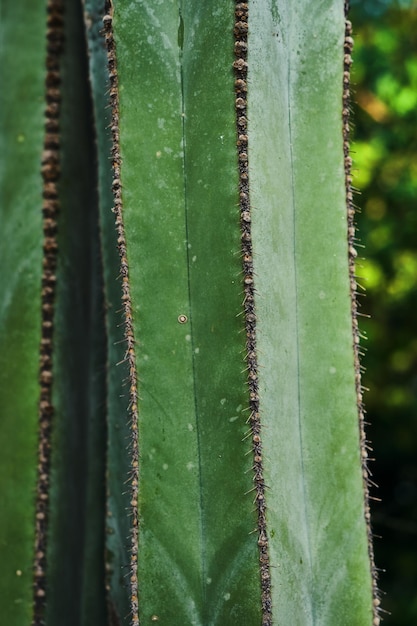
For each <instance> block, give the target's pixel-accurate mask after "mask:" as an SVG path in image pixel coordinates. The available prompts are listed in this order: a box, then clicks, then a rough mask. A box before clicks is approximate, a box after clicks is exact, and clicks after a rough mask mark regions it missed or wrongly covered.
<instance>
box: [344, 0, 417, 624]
mask: <svg viewBox="0 0 417 626" xmlns="http://www.w3.org/2000/svg"><path fill="white" fill-rule="evenodd" d="M350 17H351V20H352V22H353V30H354V34H355V49H354V64H353V80H352V82H353V109H354V111H353V115H352V118H353V122H354V131H353V136H354V144H353V147H352V152H353V154H352V156H353V159H354V168H355V172H354V174H355V183H354V184H355V186H356V187H357V188H358V192H359V193H358V195H357V197H356V201H357V204H358V205H359V207H360V209H361V212H360V213H359V215H358V218H357V224H358V229H359V238H360V242H359V244H363V245H364V251H363V255H364V257H365V258H364V259H361V258H360V259H359V260H358V269H357V274H358V281H359V283H360V284H361V285H363V287H364V288H365V289H366V297H365V298H364V299H362V298H360V303H361V311H362V312H363V313H365V314H369V315H370V318H369V319H367V318H361V324H360V326H361V330H362V332H363V333H364V334H365V335H366V336H367V341H366V340H365V341H363V346H364V348H365V349H366V353H365V356H364V358H363V361H362V362H363V365H364V366H365V368H366V372H365V374H364V377H363V383H364V385H365V386H366V387H368V388H369V391H368V393H367V394H366V396H365V401H366V408H367V414H368V418H369V422H370V426H368V436H369V439H370V440H371V442H372V445H373V449H374V454H375V457H376V461H375V462H374V463H372V464H371V471H372V473H373V480H374V481H375V483H376V484H377V485H379V489H376V488H374V489H373V490H372V495H373V496H375V497H380V498H381V499H382V501H381V502H380V503H379V502H376V503H374V505H373V519H374V524H373V527H374V532H375V535H376V539H375V553H376V564H377V567H380V568H382V569H383V570H385V571H382V572H381V573H380V588H381V590H382V592H383V594H384V595H383V598H382V606H383V608H384V609H385V610H386V611H388V612H389V613H388V614H386V615H385V616H384V624H386V626H410V625H411V624H417V324H416V321H415V320H416V312H417V2H410V0H407V1H403V2H398V1H397V2H392V1H391V2H389V1H387V0H365V1H363V0H362V1H361V2H359V1H358V0H357V1H356V2H355V1H352V2H351V12H350ZM358 252H359V257H361V255H362V251H361V248H360V247H359V246H358ZM371 456H372V455H371ZM379 537H380V538H379Z"/></svg>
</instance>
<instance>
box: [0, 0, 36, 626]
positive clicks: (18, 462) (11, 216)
mask: <svg viewBox="0 0 417 626" xmlns="http://www.w3.org/2000/svg"><path fill="white" fill-rule="evenodd" d="M0 13H1V17H0V41H1V44H0V67H1V83H2V88H1V90H0V92H1V94H0V142H1V143H0V146H1V167H0V227H1V233H2V244H1V246H0V266H1V278H0V281H1V283H0V285H1V286H0V293H1V297H0V406H1V410H0V413H1V418H0V446H1V454H0V476H1V488H0V554H1V558H0V598H1V607H0V614H1V621H2V622H4V623H5V624H8V625H9V626H21V625H22V624H29V623H30V619H31V611H32V562H33V544H34V534H35V529H34V520H35V499H34V492H35V484H36V466H37V460H36V449H37V421H38V419H37V412H38V409H37V405H38V400H39V385H38V370H39V344H40V338H41V295H40V285H41V272H42V213H41V206H42V178H41V176H40V161H41V154H42V142H43V124H44V118H43V111H44V107H45V104H44V103H45V96H44V80H45V69H44V62H45V30H46V29H45V27H46V23H45V3H44V2H42V1H40V2H35V3H34V2H30V1H26V0H24V1H22V2H13V1H12V0H4V1H3V2H2V3H1V8H0ZM23 41H24V45H21V42H23ZM17 42H18V45H16V44H17ZM29 61H30V62H29Z"/></svg>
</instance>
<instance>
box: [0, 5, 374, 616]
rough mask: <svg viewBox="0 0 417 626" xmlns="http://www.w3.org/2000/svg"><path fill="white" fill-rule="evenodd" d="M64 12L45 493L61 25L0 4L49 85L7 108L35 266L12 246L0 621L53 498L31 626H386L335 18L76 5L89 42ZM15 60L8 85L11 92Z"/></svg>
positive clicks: (342, 30) (11, 192)
mask: <svg viewBox="0 0 417 626" xmlns="http://www.w3.org/2000/svg"><path fill="white" fill-rule="evenodd" d="M9 4H10V7H9ZM50 5H51V6H53V7H58V8H59V7H62V6H65V47H64V50H63V54H62V59H61V60H60V67H59V73H60V76H59V89H60V93H59V95H57V94H55V95H54V96H53V98H59V99H61V98H62V106H61V107H60V111H61V113H60V115H61V117H60V141H59V154H58V153H57V155H52V156H51V155H49V156H48V155H47V156H46V157H45V156H44V165H45V163H46V165H47V169H48V167H49V166H50V162H51V163H52V161H54V159H55V158H58V157H59V162H60V177H59V181H58V178H56V180H55V179H54V183H55V182H56V183H57V185H58V191H59V203H60V207H61V208H60V215H59V218H58V235H57V240H56V241H57V243H58V265H57V272H56V276H57V287H56V294H54V301H53V311H54V313H53V348H54V352H53V355H52V357H51V359H50V360H48V359H47V360H48V363H49V365H48V368H49V369H48V373H51V376H52V381H53V385H52V387H51V389H52V395H51V397H50V399H48V402H51V403H52V404H53V406H54V415H53V422H52V436H51V438H50V439H46V438H45V437H46V435H47V436H48V437H49V431H50V430H51V427H50V426H48V428H47V429H46V430H42V428H41V431H40V442H41V447H40V457H39V460H38V464H40V468H41V469H40V471H39V474H40V476H41V477H42V476H43V474H44V473H45V472H43V469H42V468H43V466H42V462H43V461H42V459H43V456H44V455H45V450H46V451H47V457H48V458H47V464H46V465H45V466H44V467H45V469H46V470H47V472H48V473H47V479H46V483H48V485H49V484H50V491H49V486H48V490H47V491H45V490H44V485H43V484H42V483H40V482H39V481H38V499H37V501H36V502H35V495H34V491H35V482H36V481H35V473H36V472H35V470H36V460H35V447H36V441H35V439H36V437H35V431H36V402H37V399H38V395H39V391H38V387H37V386H36V379H37V368H38V354H39V342H40V338H41V335H40V326H41V324H40V320H41V318H40V315H39V309H40V303H41V295H40V289H41V245H42V243H41V242H42V228H41V217H40V213H39V214H36V212H34V214H33V215H32V214H31V216H30V219H29V218H28V217H27V216H28V215H29V208H28V206H29V204H28V203H29V198H30V202H31V204H33V197H34V195H35V194H36V193H37V194H38V198H39V200H38V202H39V205H40V202H41V201H40V197H41V179H40V177H39V169H40V151H41V148H42V129H41V126H42V107H43V98H44V96H42V92H43V85H42V81H43V79H44V73H45V70H44V60H45V52H44V43H43V41H44V39H43V38H44V32H45V30H44V26H43V19H44V18H43V17H42V15H41V13H42V11H44V9H45V7H43V8H42V11H41V12H39V13H38V11H39V9H37V10H36V14H35V9H34V8H33V7H32V5H30V7H29V5H28V6H27V7H26V9H27V15H26V14H25V18H24V19H23V16H22V15H21V14H19V12H17V10H15V8H14V7H12V5H11V3H9V2H7V11H6V19H5V20H3V24H4V25H5V26H4V28H5V31H4V32H5V33H8V36H9V37H10V34H9V33H11V32H12V28H13V25H16V24H18V25H19V27H20V26H21V27H22V29H23V28H24V29H26V31H29V30H30V26H29V24H31V23H33V24H37V28H38V30H37V32H36V38H34V39H33V41H32V40H31V46H33V51H34V58H35V57H36V59H37V66H36V67H37V70H36V72H35V74H34V76H36V80H34V81H33V93H32V92H30V94H29V96H30V97H28V99H26V98H21V99H20V100H21V101H20V106H19V107H16V113H14V112H13V116H12V113H11V112H7V111H6V109H4V108H3V110H4V111H6V113H4V114H3V112H2V117H1V121H2V126H1V131H2V141H4V142H5V149H7V150H9V149H10V150H12V149H13V154H19V149H20V147H19V146H20V144H19V141H20V139H19V138H20V137H23V138H24V140H25V142H26V141H27V144H25V145H27V150H26V149H25V161H24V167H22V168H21V170H22V171H21V172H19V175H20V176H21V178H20V179H15V180H17V184H18V187H19V189H18V190H17V191H16V190H15V189H14V188H12V187H10V185H9V184H8V179H9V178H10V175H8V173H7V170H6V169H5V170H4V172H5V174H3V173H2V178H1V188H2V194H3V190H5V191H4V195H5V202H4V203H2V206H1V207H0V210H1V211H2V212H4V215H5V219H7V220H8V221H6V222H5V223H6V224H7V228H9V230H10V231H13V232H15V231H17V230H18V227H19V224H20V223H21V222H24V224H25V230H24V232H25V237H22V242H21V243H22V246H23V245H24V246H25V248H23V247H22V248H21V247H20V245H19V247H18V248H16V249H15V248H14V247H10V249H9V247H5V248H2V259H4V263H5V264H6V268H9V270H8V272H6V273H5V276H7V277H8V276H10V275H12V272H11V271H10V268H11V267H12V266H14V267H17V268H18V270H19V271H18V272H17V273H16V272H15V273H14V276H15V278H14V282H13V281H9V280H6V279H4V281H3V290H4V294H5V298H4V302H5V303H6V305H5V306H4V305H3V309H2V310H3V311H4V313H2V314H1V315H2V316H1V317H0V321H1V326H0V330H1V334H0V345H1V346H2V351H0V353H1V355H0V358H1V359H3V360H2V364H3V367H2V370H1V371H2V372H3V373H2V375H1V376H2V378H0V381H1V384H0V394H1V401H2V402H3V406H5V407H7V411H6V416H9V415H13V416H14V415H15V414H16V415H18V416H19V419H20V420H22V422H24V423H25V424H26V426H25V430H24V436H23V432H20V431H16V428H15V427H13V428H12V425H11V422H10V420H9V421H8V420H7V419H6V420H5V421H4V424H2V425H1V436H2V439H3V438H4V440H3V443H2V446H3V449H4V450H5V454H4V455H3V457H2V459H1V461H0V462H1V464H2V465H1V468H0V471H1V473H2V474H3V475H8V474H13V472H14V473H15V474H14V475H15V476H16V478H15V479H14V480H15V481H16V482H14V483H13V484H12V486H13V489H16V492H17V493H19V496H20V497H19V499H18V501H15V499H14V498H13V497H12V495H13V493H12V492H11V491H9V486H7V489H5V491H4V493H5V500H4V501H5V506H6V507H7V516H6V515H4V514H3V512H2V513H1V514H0V532H1V533H2V536H3V537H5V538H6V539H5V540H4V539H3V544H4V546H5V549H6V554H7V558H6V559H5V561H7V562H3V564H2V565H1V566H0V585H2V587H1V589H0V590H1V591H3V589H4V594H2V597H3V596H4V597H6V598H7V600H6V603H5V608H4V611H3V605H2V607H1V608H2V614H3V612H4V614H5V615H6V617H7V620H8V624H10V625H11V626H18V625H19V626H21V625H22V624H29V623H30V620H31V612H32V609H31V605H32V597H31V595H32V592H31V585H32V581H31V576H30V570H31V567H32V565H31V561H32V554H31V553H32V544H33V541H34V535H35V533H34V527H33V524H34V519H35V508H36V511H37V514H38V516H39V513H41V514H42V515H44V517H43V518H42V520H45V522H43V521H42V523H40V524H39V520H38V521H37V527H36V528H37V531H36V545H37V546H38V549H37V553H39V545H42V546H46V558H45V556H44V555H42V557H39V555H38V554H37V555H35V573H36V571H37V570H39V572H40V573H39V572H38V575H37V577H36V576H35V586H34V589H35V613H34V619H33V622H32V623H33V625H34V626H41V625H42V626H43V624H46V626H58V624H59V626H70V625H71V626H72V625H74V624H80V626H87V625H88V626H102V625H103V624H105V623H108V624H110V626H137V625H138V624H140V625H141V626H142V625H146V624H150V623H154V622H155V623H160V624H161V625H163V624H169V625H170V626H176V625H178V626H180V625H181V626H182V625H184V624H190V625H191V624H195V625H196V626H220V625H222V626H235V625H236V624H242V625H243V626H260V625H261V624H262V626H278V625H279V626H334V624H338V625H340V626H378V624H379V617H378V604H379V600H378V598H377V592H376V588H375V584H376V583H375V577H374V565H373V553H372V545H371V544H370V525H369V507H368V502H367V497H368V496H367V470H366V465H365V464H364V459H365V457H366V449H365V435H364V432H363V414H362V397H361V389H360V381H359V378H358V347H357V338H358V331H357V324H356V319H355V313H356V304H355V300H354V293H353V292H354V290H355V284H354V277H353V270H352V267H353V257H354V254H355V252H354V250H353V237H354V226H353V217H352V205H351V195H350V194H351V190H350V159H349V154H348V143H347V142H348V130H346V127H347V123H348V119H347V114H346V107H347V104H348V97H349V96H348V80H349V76H348V73H349V65H350V61H349V58H346V55H347V57H349V54H350V50H351V44H350V43H349V42H348V40H347V39H346V37H348V38H349V37H350V30H349V26H348V25H346V23H345V9H346V6H345V3H344V2H343V0H320V2H319V3H317V2H313V0H296V1H295V2H291V3H288V2H286V1H285V0H250V2H249V3H241V2H235V1H234V0H226V1H222V2H220V1H219V2H214V0H213V1H212V2H208V3H203V2H201V1H198V2H194V1H185V0H172V1H171V2H155V1H153V0H138V1H136V2H130V3H126V2H122V0H117V1H116V0H113V1H110V0H107V2H106V4H105V6H103V2H102V1H101V0H100V1H99V0H84V2H83V3H82V6H83V9H84V26H85V32H83V21H82V14H81V10H80V9H81V3H80V4H78V3H75V2H73V3H71V2H64V0H50ZM60 10H61V8H59V11H60ZM32 11H33V12H32ZM103 17H104V20H103ZM26 19H27V20H29V21H28V22H26ZM2 28H3V26H2ZM31 49H32V48H31ZM86 50H88V58H87V54H86ZM36 55H37V56H36ZM48 63H49V61H48ZM25 65H27V61H25V60H23V58H22V57H19V58H17V60H16V63H15V64H13V63H12V65H11V70H9V69H7V71H8V72H9V73H8V74H7V76H9V80H10V84H11V85H13V89H15V90H16V94H17V93H19V89H20V90H21V89H22V85H23V84H26V82H27V70H26V73H25V72H24V71H23V68H24V67H25ZM87 65H88V68H87ZM87 72H88V75H89V80H90V85H89V84H88V77H87ZM344 72H345V74H343V73H344ZM90 88H91V94H90ZM13 93H14V92H13ZM16 99H18V98H17V96H16ZM33 99H35V101H36V102H37V103H38V107H36V106H33ZM47 99H48V96H47ZM30 105H32V106H30ZM8 115H9V116H12V117H11V118H10V119H12V120H13V124H11V125H10V128H8V124H6V120H7V119H8V118H7V116H8ZM19 115H21V116H22V117H21V118H19V117H18V116H19ZM14 116H15V117H14ZM14 120H16V121H14ZM6 126H7V128H6ZM32 127H34V128H35V129H37V130H35V131H32V130H31V128H32ZM16 129H18V132H16ZM21 129H25V130H21ZM26 129H27V130H26ZM16 138H18V141H16ZM45 141H46V140H45ZM45 145H46V144H45ZM12 146H13V148H12ZM45 158H46V161H45ZM48 159H49V161H48ZM51 159H52V161H51ZM54 162H55V161H54ZM14 171H15V170H14ZM14 175H15V174H14V173H13V176H14ZM47 176H48V172H47V174H46V177H47ZM44 178H45V171H44ZM45 180H46V178H45ZM19 181H22V183H21V184H19ZM23 181H24V184H23ZM44 193H45V190H44ZM11 204H13V206H16V207H17V208H16V209H15V210H14V211H13V214H12V213H11V212H10V211H9V212H7V211H5V209H3V205H4V206H5V207H7V206H9V205H11ZM30 208H31V206H30ZM2 214H3V213H2ZM16 220H17V222H16ZM30 220H33V221H30ZM29 226H30V228H29ZM26 227H27V228H28V230H27V231H26ZM44 229H45V224H44ZM45 232H46V231H45ZM29 234H30V243H28V242H29ZM26 235H27V236H26ZM54 241H55V240H54ZM6 243H7V244H8V243H9V242H8V241H7V242H6ZM3 250H4V253H3ZM28 250H29V254H28V252H27V251H28ZM45 254H46V256H47V253H45ZM27 258H29V259H30V262H31V270H33V271H31V272H27V271H26V265H25V262H24V261H26V259H27ZM21 259H24V261H22V260H21ZM36 263H38V265H37V266H36ZM44 263H45V261H44ZM32 266H33V267H34V268H35V269H33V268H32ZM36 268H37V269H36ZM44 271H45V269H44ZM17 298H18V299H19V301H20V300H21V301H22V303H23V308H22V307H20V308H19V307H16V306H14V309H13V311H14V313H13V316H11V314H10V310H11V309H10V306H11V305H10V306H9V303H12V302H15V301H16V299H17ZM352 298H353V300H352ZM43 304H45V301H43ZM15 310H16V311H20V313H21V315H17V314H16V313H15ZM352 312H353V322H352ZM22 317H24V319H23V320H22ZM43 319H44V321H45V318H43ZM51 319H52V318H51ZM47 321H49V318H48V320H47ZM352 329H353V333H352ZM3 347H4V349H3ZM12 351H13V353H14V354H15V355H17V359H16V358H14V359H12ZM20 351H21V352H20ZM3 355H4V356H3ZM41 356H42V352H41ZM23 360H25V361H26V362H27V366H26V367H25V368H24V372H22V373H20V371H19V375H21V377H20V379H19V389H20V388H21V385H22V384H23V385H24V388H25V390H26V391H25V394H16V393H13V390H16V388H17V387H16V385H15V384H14V381H17V379H18V376H17V373H16V368H17V367H18V365H19V363H21V362H22V361H23ZM44 362H46V361H45V359H43V361H42V363H44ZM42 367H43V366H42ZM43 371H44V370H43V369H41V379H42V372H43ZM16 396H18V397H16ZM358 405H359V409H358ZM9 422H10V423H9ZM41 424H42V413H41ZM45 433H46V434H45ZM9 441H10V442H12V444H11V443H9ZM42 446H44V447H42ZM9 450H12V451H13V452H14V451H15V450H18V451H19V452H18V453H19V454H21V455H22V459H23V470H22V472H21V473H19V474H17V473H16V471H15V469H14V468H15V461H14V459H13V458H12V457H11V455H10V454H8V451H9ZM49 455H50V456H49ZM42 480H43V479H42ZM46 483H45V484H46ZM28 484H29V485H31V486H30V487H29V488H28V486H27V485H28ZM15 485H16V486H15ZM39 485H40V486H39ZM45 489H46V487H45ZM43 493H47V497H46V500H47V501H48V502H49V506H48V505H44V504H42V499H41V497H40V495H39V494H43ZM10 520H12V521H13V522H14V521H15V520H18V522H17V523H16V524H11V523H10ZM12 532H13V533H14V534H13V535H12ZM17 537H19V538H22V540H19V541H18V540H17ZM15 563H16V564H15ZM11 567H12V569H13V571H12V572H10V568H11ZM16 571H19V573H20V572H21V573H22V575H21V576H16ZM16 600H17V602H16ZM1 602H2V603H3V600H1ZM16 607H17V608H16Z"/></svg>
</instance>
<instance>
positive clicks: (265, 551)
mask: <svg viewBox="0 0 417 626" xmlns="http://www.w3.org/2000/svg"><path fill="white" fill-rule="evenodd" d="M234 36H235V40H234V47H235V57H236V59H235V61H234V63H233V68H234V72H235V107H236V131H237V152H238V167H239V204H240V225H241V232H242V234H241V241H242V257H243V281H244V300H243V308H244V314H245V330H246V362H247V371H248V387H249V411H250V413H249V422H250V427H251V430H250V435H251V440H252V451H253V472H254V492H255V504H256V510H257V518H258V520H257V521H258V524H257V532H258V547H259V563H260V577H261V589H262V625H263V626H270V624H271V623H272V606H271V574H270V564H269V546H268V535H267V531H266V502H265V490H266V486H265V479H264V475H263V459H262V441H261V421H260V413H259V393H258V360H257V351H256V312H255V287H254V272H253V258H252V232H251V206H250V197H249V164H248V135H247V130H248V118H247V85H248V83H247V74H248V62H247V58H248V4H247V3H246V2H237V3H236V6H235V25H234Z"/></svg>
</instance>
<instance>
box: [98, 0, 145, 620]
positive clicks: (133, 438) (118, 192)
mask: <svg viewBox="0 0 417 626" xmlns="http://www.w3.org/2000/svg"><path fill="white" fill-rule="evenodd" d="M103 25H104V38H105V41H106V47H107V59H108V70H109V79H110V106H111V135H112V154H111V158H112V167H113V183H112V187H113V198H114V207H113V212H114V214H115V221H116V232H117V246H118V249H119V255H120V276H121V280H122V307H123V315H124V338H125V341H126V352H125V360H126V361H127V364H128V367H129V419H130V430H131V434H130V458H131V467H130V472H131V476H130V505H131V519H132V522H131V536H130V564H129V584H130V603H131V623H132V626H137V624H139V616H138V610H139V607H138V580H137V560H138V538H139V537H138V533H139V517H138V489H139V442H138V389H137V371H136V353H135V336H134V329H133V316H132V299H131V295H130V284H129V267H128V262H127V247H126V236H125V228H124V222H123V204H122V187H121V182H120V176H121V158H120V147H119V85H118V76H117V65H116V46H115V41H114V37H113V7H112V2H111V1H110V0H109V1H108V2H107V5H106V14H105V15H104V17H103Z"/></svg>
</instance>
